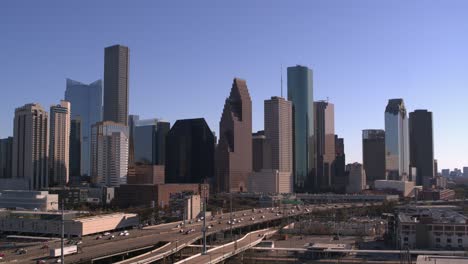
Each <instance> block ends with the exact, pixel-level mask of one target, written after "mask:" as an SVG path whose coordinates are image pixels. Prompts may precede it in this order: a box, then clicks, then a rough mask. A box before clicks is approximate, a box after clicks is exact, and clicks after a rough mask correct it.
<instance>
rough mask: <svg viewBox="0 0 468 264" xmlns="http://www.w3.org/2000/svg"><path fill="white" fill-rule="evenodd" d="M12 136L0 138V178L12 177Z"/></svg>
mask: <svg viewBox="0 0 468 264" xmlns="http://www.w3.org/2000/svg"><path fill="white" fill-rule="evenodd" d="M12 156H13V138H12V137H7V138H2V139H0V178H11V177H12V171H11V166H12V163H13V161H12Z"/></svg>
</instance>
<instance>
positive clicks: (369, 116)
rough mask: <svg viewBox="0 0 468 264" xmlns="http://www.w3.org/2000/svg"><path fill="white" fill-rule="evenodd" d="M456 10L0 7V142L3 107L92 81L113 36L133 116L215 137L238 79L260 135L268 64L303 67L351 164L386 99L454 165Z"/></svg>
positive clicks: (459, 137) (466, 157) (466, 38)
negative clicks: (122, 52)
mask: <svg viewBox="0 0 468 264" xmlns="http://www.w3.org/2000/svg"><path fill="white" fill-rule="evenodd" d="M165 2H170V4H166V3H165ZM467 10H468V1H463V0H460V1H430V0H424V1H407V0H402V1H396V0H388V1H374V0H369V1H348V0H342V1H333V0H332V1H330V0H324V1H312V0H306V1H252V0H246V1H219V0H213V1H192V0H190V1H114V0H113V1H21V0H19V1H13V0H11V1H8V0H7V1H1V2H0V33H1V37H0V60H1V61H2V63H1V66H0V72H1V74H0V89H1V97H0V137H6V136H9V135H11V134H12V123H13V120H12V119H13V115H14V109H15V107H18V106H20V105H23V104H25V103H29V102H38V103H40V104H42V105H43V106H44V107H46V108H48V107H49V106H50V105H51V104H53V103H57V102H58V101H59V100H60V99H62V98H63V96H64V95H63V94H64V90H65V78H67V77H69V78H72V79H75V80H78V81H82V82H86V83H90V82H93V81H95V80H96V79H99V78H102V76H103V68H104V66H103V57H104V47H106V46H110V45H113V44H117V43H118V44H123V45H127V46H129V47H130V52H131V55H130V60H131V65H130V67H131V69H130V113H131V114H139V115H140V116H141V117H143V118H151V117H161V118H164V119H166V120H168V121H171V123H173V122H174V121H175V120H177V119H181V118H192V117H205V118H206V119H207V121H208V123H209V125H210V127H211V128H212V129H213V130H215V131H218V129H219V119H220V116H221V111H222V108H223V104H224V99H225V98H226V97H227V96H228V94H229V89H230V87H231V83H232V78H233V77H236V76H237V77H241V78H244V79H246V80H247V84H248V87H249V90H250V94H251V97H252V102H253V111H254V112H253V122H254V124H253V127H254V130H259V129H262V128H263V100H264V99H267V98H269V97H270V96H272V95H279V93H280V65H281V64H283V65H284V67H286V66H292V65H296V64H302V65H306V66H309V67H311V68H313V70H314V89H315V91H314V99H315V100H318V99H325V98H326V97H329V99H330V101H331V102H333V103H335V127H336V133H337V134H339V135H340V136H342V137H344V138H345V147H346V154H347V161H348V162H353V161H361V159H362V158H361V155H362V154H361V151H362V150H361V130H362V129H366V128H383V127H384V110H385V105H386V103H387V100H388V99H389V98H394V97H402V98H404V100H405V103H406V105H407V108H408V110H409V111H412V110H414V109H421V108H424V109H429V110H430V111H432V112H433V113H434V142H435V157H436V158H437V159H438V160H439V169H441V168H445V167H461V166H463V165H468V152H467V150H468V139H467V130H468V122H467V118H468V117H467V116H468V104H467V101H468V16H467V13H466V12H467ZM284 73H285V70H284ZM285 77H286V76H285ZM285 83H286V82H285Z"/></svg>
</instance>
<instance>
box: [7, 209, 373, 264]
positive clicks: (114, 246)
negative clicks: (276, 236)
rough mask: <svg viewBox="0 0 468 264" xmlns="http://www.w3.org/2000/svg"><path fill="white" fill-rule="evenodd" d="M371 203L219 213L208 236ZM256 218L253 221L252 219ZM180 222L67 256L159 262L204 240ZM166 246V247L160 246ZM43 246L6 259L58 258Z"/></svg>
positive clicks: (88, 243) (86, 241) (88, 242)
mask: <svg viewBox="0 0 468 264" xmlns="http://www.w3.org/2000/svg"><path fill="white" fill-rule="evenodd" d="M364 206H369V205H366V204H332V205H310V206H303V207H302V210H295V211H294V212H292V211H291V210H290V209H288V211H284V210H280V213H279V211H278V209H275V210H266V209H258V210H257V209H256V210H255V212H252V210H247V211H237V212H234V213H233V218H237V219H240V218H243V219H244V220H243V221H242V222H240V223H237V224H235V225H229V224H228V223H227V221H228V220H229V217H230V214H229V213H227V214H223V215H217V216H216V217H215V219H214V220H208V219H207V225H212V226H213V227H212V228H211V229H208V231H207V235H213V234H215V233H219V232H229V231H230V230H242V229H244V231H245V230H246V229H248V230H250V229H254V230H255V229H259V228H263V227H265V226H268V225H270V226H273V225H278V224H279V223H280V222H282V221H284V219H285V218H296V217H299V216H301V215H307V214H312V213H313V212H315V211H324V210H330V209H344V208H349V207H364ZM252 217H253V218H254V220H251V218H252ZM178 223H179V222H175V223H169V224H162V225H158V226H152V227H149V228H145V229H143V230H130V235H129V236H122V237H121V236H118V235H117V236H116V237H115V238H114V239H110V240H108V239H99V240H96V239H95V238H96V237H95V236H88V237H84V238H83V239H82V244H81V245H79V252H78V254H75V255H70V256H66V257H65V261H66V263H96V262H102V263H106V261H104V260H105V259H110V262H114V263H115V262H118V261H121V260H124V259H125V258H128V257H129V256H132V255H136V254H143V253H145V252H146V251H149V252H150V253H149V254H144V255H141V258H140V259H139V260H138V261H144V262H143V263H147V261H148V260H151V261H156V260H159V259H164V258H166V257H167V256H170V255H172V254H174V253H175V252H177V251H179V250H180V249H182V248H184V247H185V246H188V245H190V244H192V243H194V242H195V241H197V240H200V239H201V237H202V233H201V222H195V223H193V224H187V225H186V226H185V227H184V228H185V229H194V230H195V232H193V233H191V234H187V235H186V234H183V233H180V232H179V229H178V228H176V225H177V224H178ZM162 245H164V247H160V246H162ZM47 246H48V247H49V248H58V247H59V243H58V242H49V243H48V244H47ZM41 247H42V245H37V246H34V247H29V248H27V249H28V253H27V254H26V255H15V254H14V253H13V252H12V251H7V252H5V254H6V258H5V260H6V261H12V262H16V263H36V261H37V260H45V261H46V263H53V262H54V261H55V259H50V258H48V257H47V256H48V252H49V250H48V249H43V248H41Z"/></svg>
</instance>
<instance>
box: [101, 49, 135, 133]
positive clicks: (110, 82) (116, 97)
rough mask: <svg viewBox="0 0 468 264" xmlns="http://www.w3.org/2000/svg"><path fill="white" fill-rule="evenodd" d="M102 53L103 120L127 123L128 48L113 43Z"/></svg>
mask: <svg viewBox="0 0 468 264" xmlns="http://www.w3.org/2000/svg"><path fill="white" fill-rule="evenodd" d="M104 53H105V54H104V121H114V122H116V123H120V124H124V125H127V122H128V67H129V49H128V47H125V46H122V45H115V46H111V47H107V48H105V51H104Z"/></svg>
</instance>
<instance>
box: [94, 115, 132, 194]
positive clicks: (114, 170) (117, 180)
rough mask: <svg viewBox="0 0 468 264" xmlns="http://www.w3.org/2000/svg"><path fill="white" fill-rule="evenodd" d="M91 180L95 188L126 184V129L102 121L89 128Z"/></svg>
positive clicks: (119, 124) (117, 124) (122, 126)
mask: <svg viewBox="0 0 468 264" xmlns="http://www.w3.org/2000/svg"><path fill="white" fill-rule="evenodd" d="M91 164H92V166H91V168H92V170H91V180H92V183H93V184H95V185H97V186H108V187H116V186H119V185H120V184H124V183H126V182H127V170H128V129H127V126H125V125H124V124H121V123H115V122H112V121H103V122H98V123H96V124H94V125H93V126H92V128H91Z"/></svg>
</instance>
